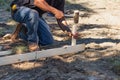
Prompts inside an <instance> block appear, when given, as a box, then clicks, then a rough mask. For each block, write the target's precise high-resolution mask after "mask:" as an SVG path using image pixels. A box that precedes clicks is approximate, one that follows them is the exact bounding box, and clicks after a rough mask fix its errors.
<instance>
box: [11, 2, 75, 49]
mask: <svg viewBox="0 0 120 80" xmlns="http://www.w3.org/2000/svg"><path fill="white" fill-rule="evenodd" d="M64 4H65V0H13V1H12V2H11V5H10V6H11V15H12V18H13V19H14V20H15V21H17V22H19V23H22V24H23V26H24V27H22V28H23V29H22V28H21V30H20V33H19V37H20V38H22V39H23V40H26V41H27V42H28V48H29V50H30V51H35V50H37V49H38V48H39V46H38V45H42V46H44V45H49V44H52V43H53V42H54V40H53V37H52V33H51V31H50V28H49V26H48V24H47V23H46V22H45V20H44V19H43V18H42V15H43V14H44V13H46V12H49V13H51V14H53V15H54V16H55V18H56V20H57V22H58V25H59V26H60V28H61V29H62V30H63V31H64V32H66V33H68V35H69V36H72V35H73V34H72V32H71V30H70V28H69V27H68V24H67V22H66V21H65V17H64ZM24 28H26V29H24ZM23 32H24V33H23ZM73 36H75V35H73Z"/></svg>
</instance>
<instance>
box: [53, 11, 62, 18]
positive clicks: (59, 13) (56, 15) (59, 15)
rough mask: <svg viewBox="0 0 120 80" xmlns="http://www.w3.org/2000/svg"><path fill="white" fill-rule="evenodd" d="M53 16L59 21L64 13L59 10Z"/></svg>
mask: <svg viewBox="0 0 120 80" xmlns="http://www.w3.org/2000/svg"><path fill="white" fill-rule="evenodd" d="M54 15H55V17H56V18H57V19H61V18H62V17H64V13H63V12H62V11H60V10H56V11H55V12H54Z"/></svg>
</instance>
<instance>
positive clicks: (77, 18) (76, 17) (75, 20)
mask: <svg viewBox="0 0 120 80" xmlns="http://www.w3.org/2000/svg"><path fill="white" fill-rule="evenodd" d="M78 22H79V11H78V10H76V11H74V25H73V27H72V33H73V34H76V33H77V24H78ZM71 45H72V46H75V45H76V39H75V38H74V37H72V43H71Z"/></svg>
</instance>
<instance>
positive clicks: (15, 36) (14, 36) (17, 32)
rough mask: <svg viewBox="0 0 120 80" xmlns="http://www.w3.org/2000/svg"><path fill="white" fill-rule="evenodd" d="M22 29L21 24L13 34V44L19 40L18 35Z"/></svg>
mask: <svg viewBox="0 0 120 80" xmlns="http://www.w3.org/2000/svg"><path fill="white" fill-rule="evenodd" d="M21 27H22V24H21V23H19V24H18V25H17V27H16V29H15V31H14V32H13V34H12V36H11V40H12V41H13V42H14V41H15V40H16V38H17V36H18V34H19V32H20V29H21Z"/></svg>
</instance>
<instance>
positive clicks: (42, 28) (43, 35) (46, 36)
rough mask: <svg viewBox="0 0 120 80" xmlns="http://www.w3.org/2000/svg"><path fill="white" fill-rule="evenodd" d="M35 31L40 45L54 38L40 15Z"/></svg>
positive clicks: (49, 42)
mask: <svg viewBox="0 0 120 80" xmlns="http://www.w3.org/2000/svg"><path fill="white" fill-rule="evenodd" d="M37 32H38V36H39V44H40V45H42V46H45V45H49V44H52V43H53V41H54V40H53V37H52V34H51V31H50V28H49V26H48V24H47V23H46V22H45V20H44V19H43V18H42V17H40V18H39V27H38V31H37Z"/></svg>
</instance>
